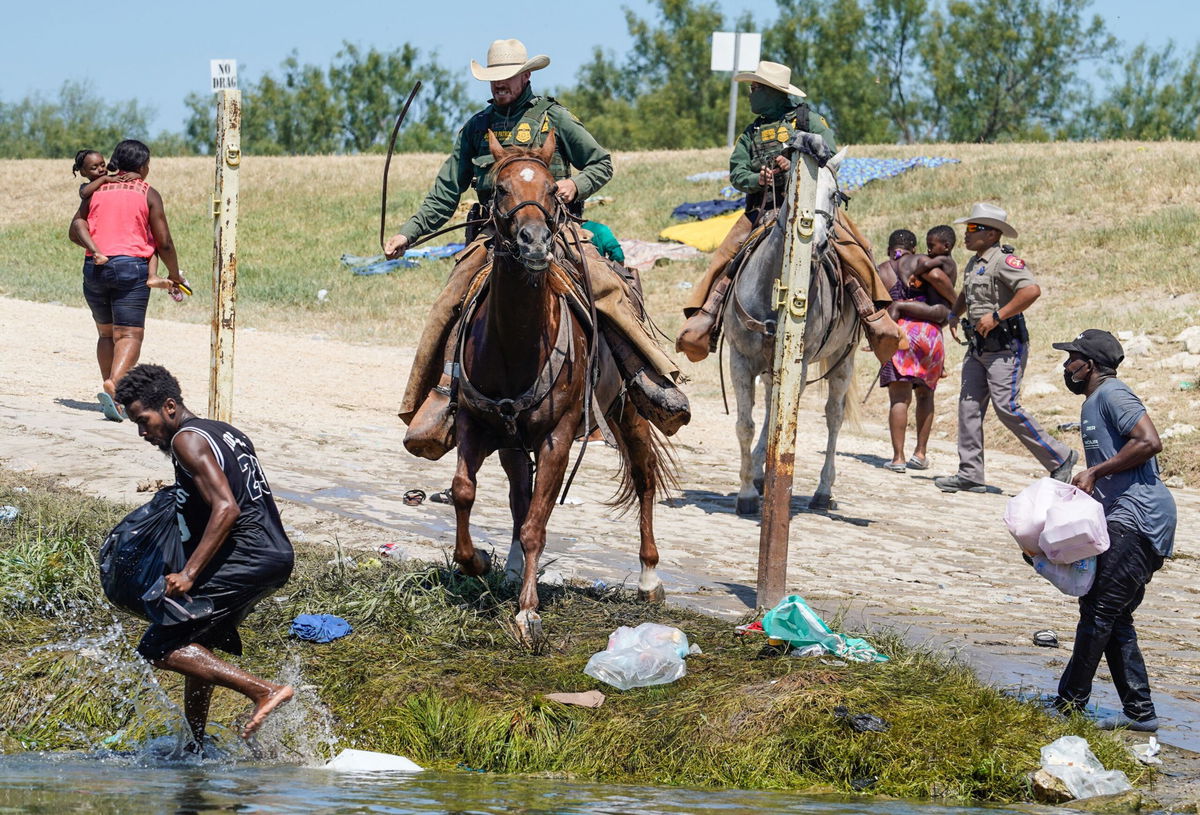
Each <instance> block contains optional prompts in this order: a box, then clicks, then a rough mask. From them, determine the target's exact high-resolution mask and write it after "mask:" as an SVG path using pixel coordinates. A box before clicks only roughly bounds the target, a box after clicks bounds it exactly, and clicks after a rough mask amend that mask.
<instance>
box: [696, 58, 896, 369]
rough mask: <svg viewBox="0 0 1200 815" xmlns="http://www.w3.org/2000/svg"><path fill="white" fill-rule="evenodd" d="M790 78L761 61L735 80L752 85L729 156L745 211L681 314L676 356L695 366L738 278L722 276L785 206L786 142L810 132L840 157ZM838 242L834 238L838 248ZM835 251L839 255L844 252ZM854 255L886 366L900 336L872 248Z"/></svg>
mask: <svg viewBox="0 0 1200 815" xmlns="http://www.w3.org/2000/svg"><path fill="white" fill-rule="evenodd" d="M791 76H792V70H791V69H790V68H788V67H787V66H786V65H780V64H779V63H776V62H760V63H758V68H757V69H755V70H754V71H752V72H750V73H740V74H738V75H736V76H735V77H734V79H735V80H737V81H738V82H748V83H750V110H751V111H752V112H753V113H754V114H755V115H756V116H757V118H756V119H755V120H754V121H753V122H751V123H750V125H749V126H748V127H747V128H746V129H745V130H743V131H742V135H741V136H739V137H738V140H737V142H736V143H735V144H734V147H733V154H732V155H731V156H730V157H729V181H730V183H731V184H732V185H733V186H734V187H735V188H737V189H739V190H741V191H742V192H744V193H746V209H745V212H744V213H743V214H742V217H741V218H739V219H738V220H737V222H736V223H734V225H733V228H732V229H730V230H729V234H728V235H726V236H725V240H724V241H722V242H721V245H720V246H718V247H717V251H716V252H715V253H714V254H713V257H712V261H711V262H710V263H709V266H708V270H707V271H706V272H705V273H704V276H703V277H702V278H701V279H700V281H699V282H698V283H697V284H696V286H695V287H694V288H693V289H692V294H691V299H690V300H689V301H688V302H687V304H686V305H685V306H684V307H683V316H684V317H686V318H687V322H686V323H685V324H684V326H683V330H682V331H681V332H680V333H679V337H678V339H676V341H675V349H676V350H677V351H681V352H683V353H684V354H686V355H687V358H688V359H690V360H691V361H692V362H699V361H701V360H702V359H704V358H705V357H706V356H708V354H709V352H710V350H711V349H712V347H713V346H714V345H715V340H716V334H715V333H714V332H713V329H714V327H715V326H716V323H717V317H718V315H719V314H720V313H721V306H722V304H723V303H724V301H725V296H726V293H727V292H728V290H729V287H730V286H731V285H732V283H733V274H735V273H736V270H729V269H727V266H728V264H729V261H730V260H732V259H733V257H734V256H735V255H736V254H737V252H738V249H740V248H741V246H742V244H743V243H744V242H745V241H746V239H747V238H748V237H750V234H751V232H752V231H754V229H755V227H756V226H758V225H760V221H763V220H764V219H763V218H762V216H763V215H764V214H765V213H772V212H774V211H775V209H777V208H778V207H779V205H780V204H782V203H783V202H784V198H785V196H786V194H787V181H788V170H789V169H790V168H791V161H790V160H789V159H788V157H787V156H786V155H784V150H785V148H786V147H787V143H788V141H790V140H791V138H792V136H793V135H795V134H796V133H801V132H803V133H812V134H814V135H815V136H817V137H819V139H820V140H821V141H823V142H824V147H825V148H827V151H822V152H823V153H824V154H825V155H826V157H831V156H833V154H834V153H836V152H837V149H838V147H837V141H836V139H835V137H834V135H833V131H832V130H831V129H830V127H829V123H828V122H827V121H825V117H824V116H822V115H821V114H819V113H817V112H816V111H814V110H813V109H812V108H810V107H809V106H808V104H807V103H806V102H803V101H799V102H797V100H798V99H799V100H802V99H804V97H805V93H804V91H802V90H800V89H799V88H797V87H796V86H795V85H793V84H791ZM821 164H822V165H823V164H824V162H823V161H822V162H821ZM837 221H838V224H839V226H840V227H841V228H842V229H843V230H844V232H845V233H853V238H850V239H849V240H848V241H847V242H851V243H861V244H865V240H862V239H861V236H859V235H857V230H855V229H854V228H853V225H852V224H849V223H848V221H847V220H846V219H845V216H844V214H843V213H841V211H840V210H839V211H838V214H837ZM837 237H838V236H837V235H835V243H836V242H837V241H836V238H837ZM835 248H837V249H838V252H839V254H840V253H841V251H842V250H841V247H840V246H836V247H835ZM857 254H859V255H860V256H861V257H860V259H861V260H862V263H860V264H859V266H856V267H855V268H854V269H851V270H849V271H850V273H851V274H853V275H855V276H856V277H862V278H863V279H862V281H861V283H859V282H858V281H856V283H857V289H858V294H859V295H861V296H856V298H855V299H856V306H858V307H859V313H860V316H861V317H862V318H863V321H864V325H865V327H866V329H867V333H868V336H869V337H870V338H871V341H872V346H873V347H875V349H876V352H877V354H879V353H883V351H884V350H886V355H885V356H883V357H881V359H891V356H892V354H893V353H894V352H895V350H896V348H897V347H898V345H897V344H896V343H898V342H899V338H900V336H901V334H900V331H899V329H898V328H896V325H895V323H894V322H892V320H891V318H890V317H888V316H887V313H886V312H880V307H881V306H882V307H886V306H887V304H888V303H890V302H891V297H890V295H888V293H887V287H886V286H884V285H883V283H882V281H879V279H878V275H876V274H875V262H874V260H872V259H870V251H869V248H868V247H866V246H863V247H862V249H861V251H859V252H857ZM859 267H861V269H860V268H859ZM868 318H869V319H868ZM889 324H890V329H891V330H890V331H889V329H888V325H889Z"/></svg>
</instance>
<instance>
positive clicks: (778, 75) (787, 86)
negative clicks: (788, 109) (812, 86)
mask: <svg viewBox="0 0 1200 815" xmlns="http://www.w3.org/2000/svg"><path fill="white" fill-rule="evenodd" d="M733 81H734V82H758V83H761V84H763V85H766V86H767V87H770V88H774V89H775V90H777V91H783V92H784V93H790V94H791V95H792V96H799V97H800V98H802V99H803V98H804V97H805V96H808V94H807V93H805V92H804V91H802V90H800V89H799V88H797V87H796V86H795V85H793V84H792V69H791V68H789V67H787V66H786V65H780V64H779V63H778V62H766V61H763V62H759V63H758V67H757V68H755V69H754V70H753V71H749V72H745V71H743V72H742V73H740V74H738V75H736V76H735V77H734V78H733Z"/></svg>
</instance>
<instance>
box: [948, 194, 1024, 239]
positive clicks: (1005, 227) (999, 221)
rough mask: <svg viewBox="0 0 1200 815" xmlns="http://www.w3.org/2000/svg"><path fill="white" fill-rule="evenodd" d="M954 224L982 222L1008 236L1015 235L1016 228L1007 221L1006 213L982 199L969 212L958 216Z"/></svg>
mask: <svg viewBox="0 0 1200 815" xmlns="http://www.w3.org/2000/svg"><path fill="white" fill-rule="evenodd" d="M954 223H956V224H983V225H984V226H990V227H991V228H992V229H999V230H1000V234H1001V235H1007V236H1008V237H1010V238H1015V237H1017V230H1016V229H1014V228H1013V227H1012V225H1011V224H1010V223H1009V222H1008V213H1007V212H1005V211H1004V210H1002V209H1000V207H998V206H996V205H995V204H985V203H983V202H982V201H981V202H979V203H977V204H976V205H975V206H973V207H971V214H970V215H968V216H967V217H966V218H959V219H958V220H957V221H955V222H954Z"/></svg>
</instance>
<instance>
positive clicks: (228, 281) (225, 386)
mask: <svg viewBox="0 0 1200 815" xmlns="http://www.w3.org/2000/svg"><path fill="white" fill-rule="evenodd" d="M241 163H242V92H241V91H238V90H222V91H219V92H218V94H217V178H216V187H215V189H214V191H213V276H212V279H213V313H212V360H211V366H210V374H209V380H208V416H209V418H210V419H217V420H219V421H222V422H228V421H231V420H232V419H233V346H234V319H235V315H236V310H237V221H238V169H239V168H240V167H241Z"/></svg>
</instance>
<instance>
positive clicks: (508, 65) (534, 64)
mask: <svg viewBox="0 0 1200 815" xmlns="http://www.w3.org/2000/svg"><path fill="white" fill-rule="evenodd" d="M549 64H550V57H548V56H546V55H545V54H538V55H537V56H536V57H534V58H533V59H529V53H528V52H527V51H526V50H525V43H523V42H521V41H520V40H496V41H495V42H493V43H492V44H491V45H490V46H489V47H488V53H487V67H486V68H485V67H484V66H482V65H480V64H479V63H478V62H476V61H475V60H471V75H472V76H474V77H475V78H476V79H482V80H483V81H484V82H499V81H500V80H502V79H512V78H513V77H514V76H516V75H517V74H523V73H525V72H526V71H538V70H541V69H542V68H545V67H546V66H547V65H549Z"/></svg>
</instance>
